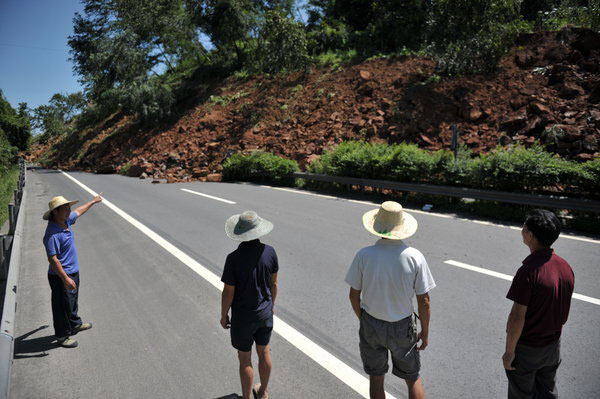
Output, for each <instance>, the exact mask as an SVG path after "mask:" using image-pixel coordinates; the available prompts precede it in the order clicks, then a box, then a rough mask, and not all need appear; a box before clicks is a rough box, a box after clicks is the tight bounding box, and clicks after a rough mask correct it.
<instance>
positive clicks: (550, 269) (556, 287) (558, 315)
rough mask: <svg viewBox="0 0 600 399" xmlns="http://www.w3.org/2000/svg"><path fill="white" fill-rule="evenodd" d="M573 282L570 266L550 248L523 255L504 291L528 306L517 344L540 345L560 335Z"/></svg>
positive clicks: (569, 303) (573, 276) (565, 320)
mask: <svg viewBox="0 0 600 399" xmlns="http://www.w3.org/2000/svg"><path fill="white" fill-rule="evenodd" d="M574 285H575V275H574V274H573V269H571V266H570V265H569V264H568V263H567V261H565V260H564V259H563V258H561V257H560V256H558V255H556V254H555V253H554V251H553V250H552V249H551V248H548V249H542V250H540V251H537V252H534V253H532V254H531V255H529V256H528V257H527V258H525V260H524V261H523V266H521V268H520V269H519V270H518V271H517V274H516V275H515V278H514V279H513V282H512V285H511V286H510V290H509V291H508V294H507V295H506V297H507V298H508V299H510V300H512V301H514V302H516V303H518V304H520V305H523V306H527V313H526V314H525V325H524V326H523V332H522V333H521V337H520V338H519V341H518V342H519V343H520V344H524V345H528V346H535V347H542V346H546V345H550V344H551V343H553V342H555V341H557V340H558V339H559V338H560V334H561V331H562V326H563V324H565V323H566V322H567V318H568V317H569V308H570V307H571V296H572V295H573V288H574Z"/></svg>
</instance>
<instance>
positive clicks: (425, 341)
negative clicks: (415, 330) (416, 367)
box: [417, 331, 429, 351]
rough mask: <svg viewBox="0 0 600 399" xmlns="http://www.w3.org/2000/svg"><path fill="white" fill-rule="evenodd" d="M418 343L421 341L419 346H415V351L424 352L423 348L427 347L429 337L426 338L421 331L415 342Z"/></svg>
mask: <svg viewBox="0 0 600 399" xmlns="http://www.w3.org/2000/svg"><path fill="white" fill-rule="evenodd" d="M419 341H421V346H417V350H418V351H424V350H425V348H427V345H429V337H428V336H427V334H423V331H421V332H420V333H419V335H417V342H419Z"/></svg>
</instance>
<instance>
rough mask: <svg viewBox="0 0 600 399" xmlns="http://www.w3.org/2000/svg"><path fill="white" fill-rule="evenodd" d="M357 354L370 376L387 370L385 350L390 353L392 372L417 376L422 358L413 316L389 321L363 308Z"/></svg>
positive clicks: (386, 353)
mask: <svg viewBox="0 0 600 399" xmlns="http://www.w3.org/2000/svg"><path fill="white" fill-rule="evenodd" d="M359 336H360V344H359V346H360V357H361V359H362V362H363V367H364V370H365V373H367V374H368V375H373V376H380V375H384V374H386V373H387V372H388V369H389V366H388V352H390V353H391V355H392V365H393V369H392V374H394V375H395V376H397V377H400V378H402V379H405V380H409V381H415V380H417V379H418V378H419V370H420V369H421V361H420V358H419V352H418V351H417V349H416V346H417V326H416V323H415V322H414V321H413V318H412V316H411V317H407V318H405V319H402V320H399V321H395V322H389V321H384V320H379V319H376V318H375V317H373V316H371V315H370V314H368V313H367V312H365V311H363V314H362V317H361V318H360V330H359Z"/></svg>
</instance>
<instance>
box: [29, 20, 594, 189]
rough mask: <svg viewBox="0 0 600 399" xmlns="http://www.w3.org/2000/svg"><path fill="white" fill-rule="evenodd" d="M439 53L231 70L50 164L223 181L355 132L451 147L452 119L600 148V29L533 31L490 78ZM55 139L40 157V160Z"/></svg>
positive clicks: (477, 149)
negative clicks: (252, 161)
mask: <svg viewBox="0 0 600 399" xmlns="http://www.w3.org/2000/svg"><path fill="white" fill-rule="evenodd" d="M434 67H435V64H434V62H433V61H431V60H427V59H421V58H416V57H403V58H393V59H389V58H378V59H373V60H369V61H366V62H363V63H360V64H355V65H344V66H341V67H329V68H324V69H317V68H313V69H311V70H310V71H308V72H307V73H304V74H303V73H292V74H289V75H287V76H285V77H270V76H253V77H250V78H248V79H246V80H243V79H236V78H235V77H230V78H228V79H226V80H225V81H223V82H220V83H219V84H216V85H214V86H213V87H210V88H206V86H203V87H200V88H198V89H197V90H196V91H195V94H194V95H192V96H191V97H190V99H189V101H187V102H186V105H184V106H182V107H181V109H180V115H179V116H178V117H177V118H176V119H175V120H174V121H172V122H170V123H168V124H163V125H160V126H155V127H152V128H144V127H142V126H140V125H139V124H137V123H136V122H135V121H134V120H132V119H131V118H130V117H127V118H121V117H120V116H119V115H113V117H112V118H111V119H109V120H106V121H103V123H101V124H98V125H97V126H94V127H90V128H87V129H85V130H83V131H80V132H76V133H75V134H74V135H72V136H70V137H68V138H66V139H64V140H63V141H61V142H59V143H53V144H54V147H53V148H51V149H50V150H49V152H47V153H46V154H45V155H44V156H43V158H42V159H43V160H44V162H45V163H46V164H47V165H48V166H52V167H60V168H64V169H82V170H86V171H94V172H99V173H114V172H119V171H128V172H129V174H130V175H133V176H139V175H140V174H141V173H142V172H146V173H147V174H148V175H149V176H153V177H155V178H165V179H167V181H170V182H172V181H185V180H193V179H199V180H206V179H207V178H208V179H209V180H218V179H219V178H220V176H219V172H220V170H221V163H222V161H223V159H224V158H225V157H226V156H227V155H228V154H231V153H234V152H238V151H243V152H249V151H253V150H263V151H269V152H273V153H275V154H278V155H282V156H284V157H286V158H291V159H296V160H298V161H299V162H300V164H301V165H304V164H305V163H306V162H310V160H312V159H313V158H314V157H316V156H318V155H319V154H320V153H321V152H322V151H323V150H324V149H326V148H328V147H330V146H333V145H335V144H337V143H340V142H342V141H345V140H369V141H384V142H390V143H395V142H401V141H406V142H414V143H418V144H419V145H420V146H421V147H423V148H426V149H429V150H437V149H440V148H449V147H450V142H451V134H452V133H451V125H452V124H455V125H456V126H457V127H458V128H459V130H460V132H461V136H460V142H461V143H464V144H466V145H467V146H468V147H469V148H470V149H471V150H472V151H473V152H474V153H475V154H477V153H485V152H487V151H489V150H491V149H493V148H495V147H496V146H497V145H504V146H506V145H511V144H513V143H523V144H525V145H529V144H532V143H533V142H534V141H535V140H539V141H541V142H543V143H546V144H547V145H548V149H549V150H551V151H553V152H555V153H557V154H558V155H560V156H562V157H564V158H567V159H574V160H578V161H585V160H589V159H593V158H595V157H599V156H600V152H599V144H600V35H599V34H597V33H594V32H593V31H591V30H587V29H578V28H567V29H563V30H561V31H557V32H543V33H536V34H526V35H521V36H520V38H519V39H518V41H517V44H516V45H515V47H514V48H513V49H512V51H511V52H510V54H509V55H507V56H506V57H505V58H504V59H503V60H502V62H501V65H500V67H499V69H498V71H497V72H496V73H494V74H489V75H475V76H469V77H454V78H448V77H439V76H437V75H436V74H435V68H434ZM47 150H48V149H47V148H43V147H37V148H34V149H32V151H31V152H30V154H29V158H30V159H39V158H40V157H41V155H42V154H43V153H44V152H45V151H47Z"/></svg>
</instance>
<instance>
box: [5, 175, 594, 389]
mask: <svg viewBox="0 0 600 399" xmlns="http://www.w3.org/2000/svg"><path fill="white" fill-rule="evenodd" d="M27 190H29V191H28V200H27V204H26V208H25V212H24V217H25V220H24V221H25V232H24V242H23V244H22V255H21V259H22V264H21V265H20V275H19V285H18V287H19V288H18V298H17V301H18V309H17V320H16V327H15V339H16V342H15V359H14V363H13V369H12V378H11V397H12V398H15V399H16V398H27V399H32V398H33V399H35V398H82V397H85V398H201V399H204V398H207V399H217V398H223V397H227V395H230V394H232V393H236V392H239V391H240V388H239V377H238V367H237V356H236V353H235V351H234V350H233V348H231V346H230V343H229V335H228V331H225V330H223V329H222V328H221V327H220V325H219V316H220V294H221V293H220V283H219V280H220V276H221V273H222V270H223V264H224V261H225V257H226V256H227V254H228V253H229V252H231V251H232V250H234V249H235V248H236V246H237V244H236V243H235V242H233V241H231V240H229V239H228V238H227V237H226V235H225V232H224V223H225V220H226V219H227V218H228V217H229V216H231V215H233V214H236V213H240V212H242V211H244V210H248V209H252V210H255V211H257V212H258V214H259V215H261V216H263V217H264V218H266V219H267V220H270V221H271V222H273V223H274V225H275V228H274V230H273V231H272V232H271V233H270V234H269V235H268V236H266V237H264V239H263V242H266V243H268V244H270V245H272V246H273V247H274V248H275V249H276V251H277V253H278V256H279V264H280V272H279V281H280V289H279V297H278V300H277V305H276V317H277V319H276V320H275V332H274V334H273V338H272V341H271V344H272V355H273V373H272V378H271V384H270V391H271V397H272V398H289V399H294V398H302V399H305V398H344V399H353V398H364V397H368V380H367V378H366V376H365V374H364V372H363V371H362V365H361V361H360V356H359V351H358V321H357V319H356V317H355V316H354V314H353V312H352V310H351V307H350V303H349V301H348V286H347V285H346V284H345V282H344V277H345V275H346V271H347V269H348V266H349V264H350V262H351V261H352V258H353V257H354V254H355V253H356V252H357V251H358V250H359V249H360V248H361V247H363V246H366V245H371V244H373V243H374V242H375V241H376V238H375V237H373V236H371V235H370V234H369V233H367V232H366V231H365V230H364V229H363V227H362V223H361V216H362V214H363V213H364V212H366V211H367V210H370V209H373V208H374V207H376V205H374V204H373V203H369V202H364V201H354V200H348V199H343V198H337V197H330V196H322V195H318V194H314V193H309V192H303V191H297V190H293V189H282V188H273V187H266V186H260V185H252V184H233V183H200V182H194V183H180V184H168V185H167V184H151V183H150V182H149V181H147V180H139V179H133V178H127V177H123V176H117V175H93V174H86V173H80V172H69V173H68V174H67V173H62V172H60V171H54V170H41V169H38V170H30V171H28V181H27ZM99 192H103V193H104V197H105V202H103V203H102V204H99V205H96V206H95V207H93V208H92V209H91V210H90V211H89V212H88V213H87V214H85V215H84V216H82V217H81V219H80V220H78V221H77V223H76V225H75V226H74V227H73V230H74V232H75V236H76V243H77V248H78V252H79V260H80V264H81V272H80V274H81V287H80V302H79V305H80V315H81V316H82V318H83V319H84V321H90V322H93V323H94V328H93V329H91V330H89V331H85V332H81V333H80V334H78V335H77V340H78V341H79V347H78V348H76V349H65V348H59V347H57V346H56V344H55V342H54V340H53V338H54V337H53V328H52V316H51V308H50V288H49V286H48V282H47V277H46V273H47V267H48V264H47V260H46V257H45V253H44V249H43V245H42V236H43V233H44V229H45V223H44V221H43V220H42V218H41V216H42V214H43V212H44V211H45V210H46V209H47V203H48V201H49V200H50V198H51V197H53V196H55V195H64V196H65V197H67V198H69V199H79V200H80V201H82V202H85V201H88V200H90V199H91V198H92V197H93V193H99ZM408 211H409V212H411V214H412V215H413V216H414V217H415V218H416V219H417V221H418V223H419V229H418V231H417V233H416V234H415V235H414V236H412V237H410V238H409V239H407V240H406V242H407V243H408V244H409V245H411V246H414V247H416V248H418V249H419V250H421V251H422V252H423V254H424V255H425V257H426V259H427V261H428V262H429V265H430V268H431V271H432V273H433V276H434V278H435V281H436V283H437V287H436V288H435V289H434V290H433V291H432V292H431V293H430V295H431V301H432V320H431V327H430V329H431V332H430V342H429V347H428V348H427V349H426V350H425V351H424V352H422V354H421V362H422V373H421V375H422V377H423V380H424V384H425V388H426V391H427V395H428V397H429V398H450V399H452V398H474V399H482V398H505V397H506V388H507V382H506V377H505V374H504V370H503V368H502V362H501V355H502V353H503V350H504V343H505V325H506V318H507V315H508V312H509V310H510V308H511V305H512V303H511V302H510V301H509V300H507V299H505V296H506V292H507V290H508V288H509V285H510V282H509V281H508V280H510V276H513V275H514V274H515V272H516V270H517V268H518V267H519V266H520V265H521V261H522V260H523V258H525V257H526V256H527V255H528V250H527V248H526V247H525V246H524V245H523V244H522V242H521V235H520V232H519V230H520V228H519V226H510V225H506V226H503V225H497V224H493V223H487V222H481V221H473V220H466V219H461V218H457V217H454V216H452V215H438V214H435V213H427V212H421V211H419V210H411V209H408ZM554 248H555V250H556V252H557V253H558V254H559V255H561V256H562V257H564V258H566V259H567V260H568V261H569V262H570V263H571V265H572V267H573V269H574V271H575V292H576V293H577V297H576V298H575V299H573V301H572V306H571V314H570V317H569V320H568V322H567V324H566V326H565V328H564V330H563V336H562V353H563V362H562V365H561V367H560V369H559V372H558V389H559V392H560V395H561V398H565V399H568V398H572V399H593V398H599V397H600V361H598V359H599V358H600V287H599V286H598V282H599V281H600V267H599V263H600V262H599V259H600V240H599V239H598V238H597V237H584V236H569V235H565V236H562V237H561V238H559V240H558V241H557V242H556V244H555V246H554ZM255 359H256V357H255ZM256 374H258V373H256ZM386 390H387V392H388V397H395V398H405V397H406V388H405V384H404V382H403V381H401V380H399V379H397V378H396V377H394V376H392V375H391V374H389V375H388V378H387V379H386Z"/></svg>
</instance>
